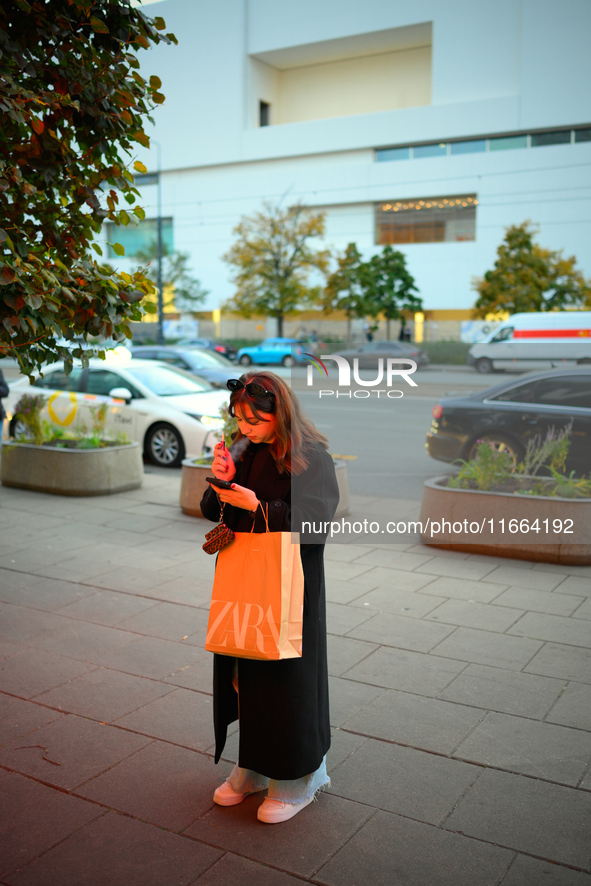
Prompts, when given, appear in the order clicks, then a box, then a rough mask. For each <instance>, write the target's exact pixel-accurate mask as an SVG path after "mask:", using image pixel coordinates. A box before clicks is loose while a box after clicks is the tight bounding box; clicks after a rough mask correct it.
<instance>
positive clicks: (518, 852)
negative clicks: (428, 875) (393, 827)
mask: <svg viewBox="0 0 591 886" xmlns="http://www.w3.org/2000/svg"><path fill="white" fill-rule="evenodd" d="M473 786H474V784H472V787H473ZM467 790H470V788H468V789H467ZM335 796H338V795H335ZM356 802H358V801H356ZM360 805H364V804H360ZM373 808H374V809H375V812H374V815H375V814H376V813H377V812H384V813H386V814H387V815H391V816H393V817H396V818H404V819H406V820H409V821H414V822H417V823H418V824H422V825H424V826H426V827H430V828H434V829H435V830H438V831H443V832H444V833H447V834H454V835H456V836H458V837H463V838H465V839H466V840H474V841H475V842H476V843H483V844H485V845H487V846H493V847H495V848H499V849H504V850H505V851H507V852H509V853H511V854H512V855H513V858H512V859H511V863H510V864H509V866H508V868H507V871H506V872H505V873H504V875H503V881H504V880H505V879H506V877H507V874H508V872H509V869H510V867H511V865H512V864H513V863H514V861H515V859H516V858H517V857H518V856H525V857H527V858H533V859H536V860H538V861H543V862H546V863H547V864H551V865H553V866H556V867H557V868H565V869H566V870H571V871H576V872H578V873H588V869H587V868H585V867H579V866H577V865H570V864H566V863H565V862H562V861H556V860H555V859H553V858H549V857H547V856H543V855H536V854H534V853H533V852H525V851H523V850H521V849H515V848H514V847H513V846H506V845H505V844H504V843H497V842H494V841H492V840H486V839H484V838H483V837H477V836H474V835H473V834H466V833H464V831H458V830H452V829H451V828H446V827H443V826H442V825H441V824H438V825H436V824H433V822H429V821H423V820H422V819H419V818H413V817H412V816H410V815H404V814H403V813H400V812H392V811H390V810H389V809H381V808H380V807H373ZM372 817H373V815H372V816H370V817H369V818H368V819H366V821H365V822H364V824H363V825H362V827H363V826H365V825H366V824H367V823H368V821H369V820H370V819H371V818H372ZM358 830H361V828H360V829H358ZM349 839H350V838H349ZM346 842H348V841H346ZM327 863H328V862H327ZM324 867H325V864H323V865H322V867H321V868H319V869H318V871H316V874H315V875H314V876H316V875H317V874H318V873H320V872H321V871H322V869H323V868H324ZM503 881H501V883H502V882H503ZM309 882H311V883H318V884H319V886H325V881H323V880H319V879H317V880H314V879H310V881H309ZM498 886H501V884H498Z"/></svg>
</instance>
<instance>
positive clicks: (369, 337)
mask: <svg viewBox="0 0 591 886" xmlns="http://www.w3.org/2000/svg"><path fill="white" fill-rule="evenodd" d="M363 330H364V332H365V337H366V339H367V340H368V341H373V327H372V326H370V325H369V323H366V324H365V326H364V327H363Z"/></svg>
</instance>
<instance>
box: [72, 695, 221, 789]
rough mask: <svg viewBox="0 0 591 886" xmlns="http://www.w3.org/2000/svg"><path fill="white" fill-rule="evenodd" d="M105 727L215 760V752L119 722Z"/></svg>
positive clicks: (107, 724)
mask: <svg viewBox="0 0 591 886" xmlns="http://www.w3.org/2000/svg"><path fill="white" fill-rule="evenodd" d="M162 697H165V696H162ZM69 716H71V717H75V716H77V715H76V714H69ZM124 716H127V714H124ZM83 719H85V720H90V718H89V717H84V718H83ZM90 722H91V723H96V722H97V721H96V720H91V721H90ZM101 725H102V724H101ZM105 725H106V726H110V727H111V728H112V729H119V730H120V731H121V732H128V733H130V734H131V735H141V736H143V738H150V739H151V740H152V741H159V742H163V743H164V744H170V745H174V747H176V748H183V750H185V751H191V752H192V753H194V754H202V755H203V756H204V757H209V759H210V760H213V759H214V756H215V755H214V753H213V752H212V753H208V752H207V751H202V750H200V749H199V748H195V747H190V746H189V745H186V744H181V743H180V742H179V741H171V740H170V739H169V738H162V736H159V735H151V734H150V733H149V732H140V731H139V729H131V728H130V727H129V726H120V725H119V724H118V723H117V721H115V722H113V723H106V724H105ZM143 747H144V748H146V747H148V745H144V746H143ZM140 750H143V748H140ZM134 753H135V752H134ZM130 756H132V754H128V755H127V757H123V758H122V759H121V760H118V761H117V763H116V764H114V765H118V763H121V762H123V760H127V759H128V758H129V757H130ZM110 768H113V767H110ZM103 771H106V770H103ZM98 774H101V773H98ZM93 778H94V776H93ZM85 783H86V782H85Z"/></svg>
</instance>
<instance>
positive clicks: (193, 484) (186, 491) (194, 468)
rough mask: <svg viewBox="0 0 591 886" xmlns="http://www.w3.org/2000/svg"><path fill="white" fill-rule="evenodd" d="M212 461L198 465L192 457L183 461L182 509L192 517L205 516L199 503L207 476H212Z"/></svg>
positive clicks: (205, 487) (205, 485)
mask: <svg viewBox="0 0 591 886" xmlns="http://www.w3.org/2000/svg"><path fill="white" fill-rule="evenodd" d="M211 476H212V474H211V462H210V464H208V465H196V464H195V462H194V461H193V459H192V458H185V459H184V460H183V462H182V475H181V501H180V505H181V511H182V512H183V514H188V515H189V516H190V517H203V514H202V513H201V509H200V507H199V503H200V501H201V499H202V498H203V494H204V492H205V490H206V489H207V486H208V484H207V483H206V482H205V478H206V477H211Z"/></svg>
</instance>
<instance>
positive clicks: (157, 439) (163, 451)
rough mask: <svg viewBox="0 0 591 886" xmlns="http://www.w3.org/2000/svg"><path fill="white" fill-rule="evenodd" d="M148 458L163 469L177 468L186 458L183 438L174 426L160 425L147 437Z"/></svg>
mask: <svg viewBox="0 0 591 886" xmlns="http://www.w3.org/2000/svg"><path fill="white" fill-rule="evenodd" d="M145 451H146V454H147V456H148V458H149V459H150V460H151V461H153V462H154V464H157V465H159V466H160V467H161V468H175V467H176V466H177V465H180V463H181V462H182V460H183V458H184V457H185V445H184V443H183V438H182V437H181V435H180V434H179V432H178V431H177V429H176V428H173V426H172V425H165V424H158V425H154V426H153V427H151V428H150V430H149V431H148V433H147V435H146V445H145Z"/></svg>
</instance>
